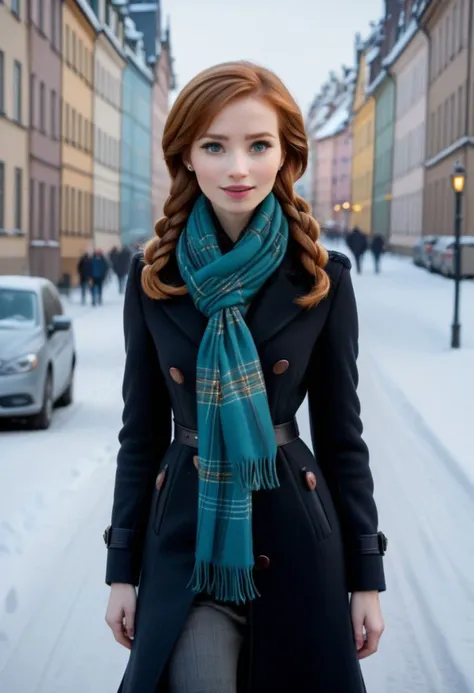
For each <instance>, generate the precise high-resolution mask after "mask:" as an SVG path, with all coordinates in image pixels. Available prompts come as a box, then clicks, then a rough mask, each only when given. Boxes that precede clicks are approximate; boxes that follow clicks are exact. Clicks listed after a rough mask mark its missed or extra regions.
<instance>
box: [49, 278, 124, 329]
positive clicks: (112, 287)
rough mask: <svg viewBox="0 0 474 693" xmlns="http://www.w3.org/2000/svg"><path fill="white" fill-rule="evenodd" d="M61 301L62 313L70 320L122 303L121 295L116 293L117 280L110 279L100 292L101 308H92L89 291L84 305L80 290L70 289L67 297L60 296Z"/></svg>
mask: <svg viewBox="0 0 474 693" xmlns="http://www.w3.org/2000/svg"><path fill="white" fill-rule="evenodd" d="M61 300H62V302H63V306H64V312H65V313H66V315H69V316H70V317H71V318H73V319H76V318H80V317H82V316H83V315H87V314H88V313H89V311H91V310H101V308H104V307H105V306H107V305H111V304H117V303H121V302H123V295H122V296H121V295H120V294H119V291H118V285H117V279H116V277H112V278H111V279H110V281H108V282H107V284H105V285H104V288H103V292H102V306H93V305H92V298H91V293H90V291H89V292H88V293H87V296H86V304H85V305H82V304H81V290H80V289H79V288H74V289H71V290H70V292H69V296H67V295H65V294H61Z"/></svg>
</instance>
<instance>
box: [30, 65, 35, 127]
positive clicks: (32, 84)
mask: <svg viewBox="0 0 474 693" xmlns="http://www.w3.org/2000/svg"><path fill="white" fill-rule="evenodd" d="M35 89H36V75H30V127H31V128H33V129H34V127H35Z"/></svg>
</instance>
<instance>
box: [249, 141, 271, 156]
mask: <svg viewBox="0 0 474 693" xmlns="http://www.w3.org/2000/svg"><path fill="white" fill-rule="evenodd" d="M252 147H258V149H257V150H256V153H257V154H261V153H262V152H264V151H266V150H267V149H268V148H269V147H270V143H269V142H264V141H263V140H262V141H261V142H255V143H254V144H253V145H252Z"/></svg>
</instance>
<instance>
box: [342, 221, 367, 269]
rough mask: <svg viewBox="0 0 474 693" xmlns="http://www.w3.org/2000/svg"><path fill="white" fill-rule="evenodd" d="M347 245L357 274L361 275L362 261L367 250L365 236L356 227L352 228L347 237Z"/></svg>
mask: <svg viewBox="0 0 474 693" xmlns="http://www.w3.org/2000/svg"><path fill="white" fill-rule="evenodd" d="M347 245H348V246H349V249H350V250H351V251H352V254H353V255H354V258H355V261H356V269H357V274H361V273H362V259H363V257H364V254H365V252H366V251H367V248H368V241H367V236H366V235H365V233H363V232H362V231H361V230H360V229H359V227H358V226H354V228H353V229H352V231H351V233H350V234H349V235H348V237H347Z"/></svg>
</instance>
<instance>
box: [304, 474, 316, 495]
mask: <svg viewBox="0 0 474 693" xmlns="http://www.w3.org/2000/svg"><path fill="white" fill-rule="evenodd" d="M305 476H306V485H307V486H308V488H309V489H310V490H311V491H314V489H315V488H316V474H313V472H306V474H305Z"/></svg>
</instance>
